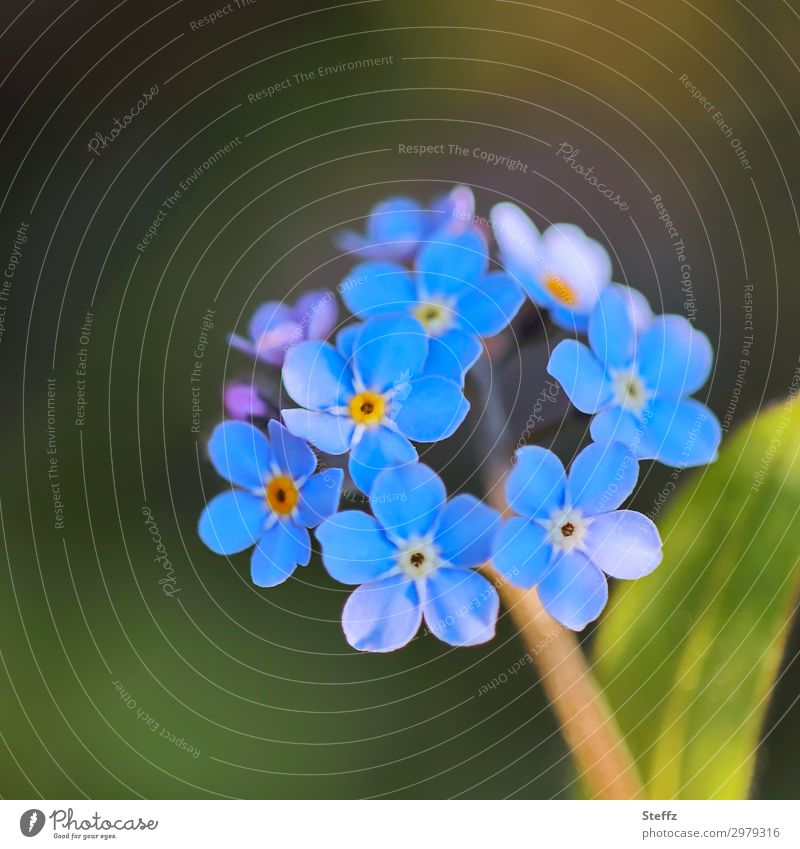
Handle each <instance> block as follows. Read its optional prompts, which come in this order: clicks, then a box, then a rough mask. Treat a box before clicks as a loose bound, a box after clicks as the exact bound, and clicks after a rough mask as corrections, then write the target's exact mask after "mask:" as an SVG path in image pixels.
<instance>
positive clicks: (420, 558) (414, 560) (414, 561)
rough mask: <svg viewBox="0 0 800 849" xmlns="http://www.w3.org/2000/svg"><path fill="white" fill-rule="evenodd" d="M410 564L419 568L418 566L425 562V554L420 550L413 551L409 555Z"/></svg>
mask: <svg viewBox="0 0 800 849" xmlns="http://www.w3.org/2000/svg"><path fill="white" fill-rule="evenodd" d="M410 560H411V565H412V566H416V567H417V569H419V567H420V566H422V564H423V563H424V562H425V555H424V554H423V553H422V552H421V551H415V552H414V553H413V554H412V555H411V558H410Z"/></svg>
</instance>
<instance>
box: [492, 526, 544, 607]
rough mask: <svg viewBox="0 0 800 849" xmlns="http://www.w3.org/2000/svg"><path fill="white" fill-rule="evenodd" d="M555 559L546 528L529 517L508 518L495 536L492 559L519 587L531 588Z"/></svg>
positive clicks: (503, 573)
mask: <svg viewBox="0 0 800 849" xmlns="http://www.w3.org/2000/svg"><path fill="white" fill-rule="evenodd" d="M552 560H553V548H552V546H551V545H550V543H549V542H548V541H547V531H546V530H545V529H544V528H543V527H542V526H541V525H539V524H536V523H535V522H531V521H529V520H528V519H523V518H520V517H519V516H515V517H513V518H511V519H509V520H508V521H507V522H506V523H505V524H504V525H503V526H502V527H501V529H500V531H499V532H498V534H497V536H496V537H495V540H494V545H493V551H492V562H493V563H494V565H495V568H496V569H497V570H498V571H499V572H500V574H501V575H503V576H504V577H505V578H506V580H508V581H510V582H511V583H512V584H516V586H518V587H523V588H524V589H526V590H528V589H530V588H531V587H532V586H534V585H535V584H538V583H539V581H541V580H542V578H543V577H544V576H545V575H546V574H547V570H548V569H549V568H550V565H551V563H552Z"/></svg>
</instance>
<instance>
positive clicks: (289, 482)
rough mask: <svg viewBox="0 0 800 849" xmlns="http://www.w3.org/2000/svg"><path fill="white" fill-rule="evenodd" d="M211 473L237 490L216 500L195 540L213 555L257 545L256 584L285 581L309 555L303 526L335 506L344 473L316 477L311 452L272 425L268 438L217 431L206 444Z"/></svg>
mask: <svg viewBox="0 0 800 849" xmlns="http://www.w3.org/2000/svg"><path fill="white" fill-rule="evenodd" d="M208 454H209V457H210V458H211V462H212V463H213V464H214V468H215V469H216V470H217V472H219V474H220V475H222V477H224V478H226V479H227V480H229V481H230V482H231V483H232V484H234V487H235V488H234V489H233V490H231V491H230V492H224V493H222V494H220V495H217V496H215V497H214V498H212V499H211V501H210V502H209V503H208V506H207V507H206V509H205V510H203V514H202V515H201V516H200V522H199V525H198V532H199V534H200V539H201V540H202V541H203V542H204V543H205V544H206V545H207V546H208V547H209V548H210V549H211V550H212V551H215V552H216V553H217V554H236V553H237V552H239V551H244V550H245V549H246V548H250V546H252V545H255V549H254V550H253V554H252V557H251V560H250V566H251V574H252V577H253V583H255V584H258V586H260V587H274V586H276V585H277V584H281V583H283V582H284V581H285V580H286V579H287V578H288V577H289V576H290V575H291V574H292V573H293V572H294V570H295V568H296V567H297V566H298V565H301V566H306V565H307V564H308V561H309V558H310V556H311V545H310V541H309V536H308V530H307V528H313V527H316V526H317V525H318V524H319V523H320V522H321V521H322V520H323V519H325V518H327V517H328V516H330V515H331V514H332V513H333V512H334V511H335V510H336V509H337V508H338V506H339V495H340V493H341V488H342V477H343V473H342V470H341V469H327V470H326V471H324V472H320V473H319V474H314V471H315V469H316V467H317V458H316V457H315V456H314V452H313V451H312V450H311V449H310V448H309V447H308V445H306V443H305V442H303V440H302V439H298V438H297V437H296V436H292V434H291V433H289V431H288V430H286V428H285V427H284V426H283V425H282V424H281V423H280V422H278V421H275V420H274V419H273V420H271V421H270V422H269V439H267V437H266V436H265V435H264V434H263V433H262V432H261V431H260V430H258V429H257V428H254V427H253V426H252V425H250V424H246V423H245V422H224V423H223V424H221V425H217V427H216V428H215V429H214V432H213V433H212V434H211V440H210V441H209V443H208Z"/></svg>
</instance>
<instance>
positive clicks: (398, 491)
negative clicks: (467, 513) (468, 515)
mask: <svg viewBox="0 0 800 849" xmlns="http://www.w3.org/2000/svg"><path fill="white" fill-rule="evenodd" d="M446 498H447V493H446V492H445V488H444V484H443V483H442V479H441V478H440V477H439V476H438V475H437V474H436V473H435V472H434V471H433V469H430V468H428V466H424V465H423V464H422V463H413V464H411V465H407V466H401V467H398V468H394V469H387V470H386V471H383V472H381V473H380V474H379V475H378V476H377V477H376V478H375V483H374V484H373V486H372V489H371V490H370V494H369V502H370V507H371V508H372V512H373V513H374V514H375V518H376V519H377V520H378V521H379V522H380V523H381V525H383V529H384V530H385V531H386V533H387V534H388V535H389V537H391V538H392V539H398V540H409V539H414V538H419V537H424V536H426V535H427V534H428V533H430V532H431V531H432V530H433V528H434V526H435V525H436V522H437V520H438V518H439V514H440V512H441V510H442V507H443V506H444V502H445V500H446Z"/></svg>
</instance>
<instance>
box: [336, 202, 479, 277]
mask: <svg viewBox="0 0 800 849" xmlns="http://www.w3.org/2000/svg"><path fill="white" fill-rule="evenodd" d="M474 214H475V198H474V196H473V194H472V190H471V189H469V188H468V187H467V186H455V188H453V189H452V191H450V192H449V193H448V194H446V195H442V196H441V197H439V198H437V199H436V200H435V201H434V203H433V206H432V208H431V209H426V208H424V207H421V206H420V204H419V202H418V201H416V200H414V199H413V198H408V197H393V198H389V199H388V200H385V201H382V202H381V203H379V204H377V205H376V206H374V207H372V209H371V210H370V213H369V218H368V219H367V232H366V234H365V235H363V236H362V235H361V234H360V233H356V232H354V231H353V230H343V231H342V232H341V233H338V234H337V236H336V239H335V241H336V246H337V247H338V248H340V249H341V250H343V251H348V252H350V253H355V254H358V255H359V256H361V257H364V258H365V259H387V260H393V261H395V262H405V261H407V260H409V259H411V258H412V257H413V256H414V254H415V253H416V252H417V250H418V249H419V247H420V246H421V245H422V244H423V243H424V242H425V241H426V240H427V239H428V238H429V237H430V236H432V235H433V233H435V232H436V231H438V230H443V231H444V232H445V233H451V234H452V233H458V232H460V231H461V230H463V229H465V228H466V227H467V226H468V225H469V224H470V223H471V222H472V219H473V216H474Z"/></svg>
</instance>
